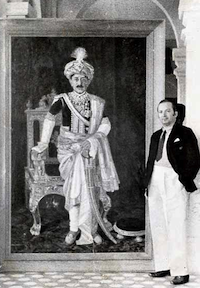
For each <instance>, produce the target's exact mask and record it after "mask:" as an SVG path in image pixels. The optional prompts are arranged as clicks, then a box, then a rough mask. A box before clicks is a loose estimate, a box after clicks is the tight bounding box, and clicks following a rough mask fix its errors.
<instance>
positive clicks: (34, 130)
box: [25, 98, 115, 242]
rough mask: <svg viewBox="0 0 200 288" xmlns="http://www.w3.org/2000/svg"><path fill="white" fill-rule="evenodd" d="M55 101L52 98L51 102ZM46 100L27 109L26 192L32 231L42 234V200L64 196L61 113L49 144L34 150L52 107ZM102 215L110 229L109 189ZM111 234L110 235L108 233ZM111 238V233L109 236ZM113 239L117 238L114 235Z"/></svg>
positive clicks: (103, 197)
mask: <svg viewBox="0 0 200 288" xmlns="http://www.w3.org/2000/svg"><path fill="white" fill-rule="evenodd" d="M51 102H52V99H51V101H50V103H51ZM50 103H48V104H44V101H43V98H42V101H41V100H40V102H39V107H38V108H35V109H32V108H31V107H30V106H31V105H30V103H29V104H28V105H27V108H28V109H27V110H26V111H25V113H26V116H27V167H25V196H26V206H27V208H28V209H29V210H30V212H31V213H32V216H33V225H32V227H31V228H30V233H31V234H32V235H39V234H40V230H41V217H40V212H39V202H40V200H41V199H42V198H44V197H45V196H46V195H50V194H58V195H62V196H63V184H64V181H63V179H62V178H61V177H60V175H59V170H58V165H59V164H58V160H57V149H56V148H57V147H56V140H57V137H58V135H59V128H60V125H61V122H62V119H61V114H58V115H57V117H56V125H55V128H54V130H53V133H52V137H51V140H50V143H49V147H48V149H47V150H46V151H44V152H42V153H37V152H36V151H34V150H32V148H33V147H34V146H36V145H37V142H38V141H39V140H40V135H41V133H42V128H43V122H44V118H45V116H46V114H47V112H48V110H49V105H50ZM100 200H101V203H102V207H103V208H102V210H103V211H102V218H103V222H104V225H105V226H106V228H107V229H108V230H109V231H110V230H112V225H111V223H110V222H109V221H108V219H107V214H108V212H109V210H110V208H111V200H110V197H109V196H108V195H107V193H104V194H103V195H102V197H101V199H100ZM107 236H108V235H107ZM109 238H110V237H109ZM112 241H113V242H115V241H114V239H112Z"/></svg>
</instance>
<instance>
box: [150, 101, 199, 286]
mask: <svg viewBox="0 0 200 288" xmlns="http://www.w3.org/2000/svg"><path fill="white" fill-rule="evenodd" d="M157 111H158V117H159V120H160V122H161V124H162V129H160V130H158V131H156V132H155V133H153V135H152V137H151V143H150V151H149V158H148V161H147V168H146V179H145V181H146V187H147V186H149V187H148V188H149V189H148V195H147V197H148V205H149V215H150V225H151V233H152V240H153V250H154V263H155V271H156V272H151V273H149V276H151V277H165V276H167V275H171V276H174V278H173V280H172V281H171V283H172V284H174V285H176V284H184V283H187V282H188V281H189V272H188V268H187V247H186V219H187V200H188V192H194V191H195V190H197V187H196V186H195V183H194V178H195V177H196V175H197V172H198V170H199V168H200V154H199V149H198V144H197V139H196V137H195V135H194V133H193V131H192V130H191V129H190V128H187V127H185V126H182V125H181V124H179V123H177V121H176V118H177V116H178V112H177V109H176V105H175V104H174V103H173V102H171V101H170V100H167V99H165V100H162V101H161V102H160V103H159V105H158V108H157Z"/></svg>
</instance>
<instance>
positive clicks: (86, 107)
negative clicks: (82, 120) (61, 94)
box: [68, 91, 91, 118]
mask: <svg viewBox="0 0 200 288" xmlns="http://www.w3.org/2000/svg"><path fill="white" fill-rule="evenodd" d="M68 96H69V99H70V101H71V102H72V104H73V105H74V107H75V108H76V110H77V111H78V112H79V113H80V114H81V115H82V116H83V117H86V118H89V117H90V116H91V110H90V97H89V95H88V93H87V92H84V93H82V94H78V93H76V92H75V91H73V92H71V93H69V94H68Z"/></svg>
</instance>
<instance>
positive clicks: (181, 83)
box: [172, 47, 186, 105]
mask: <svg viewBox="0 0 200 288" xmlns="http://www.w3.org/2000/svg"><path fill="white" fill-rule="evenodd" d="M172 53H173V60H174V62H175V64H176V68H175V70H174V74H175V75H176V79H177V84H178V85H177V86H178V91H177V102H178V103H182V104H184V105H185V82H186V79H185V74H186V50H185V47H181V48H174V49H173V52H172Z"/></svg>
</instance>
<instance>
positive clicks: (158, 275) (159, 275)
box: [148, 270, 170, 278]
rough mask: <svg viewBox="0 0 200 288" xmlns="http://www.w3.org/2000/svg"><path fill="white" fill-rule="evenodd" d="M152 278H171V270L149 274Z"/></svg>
mask: <svg viewBox="0 0 200 288" xmlns="http://www.w3.org/2000/svg"><path fill="white" fill-rule="evenodd" d="M148 275H149V276H150V277H155V278H156V277H165V276H170V270H163V271H157V272H151V273H149V274H148Z"/></svg>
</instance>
